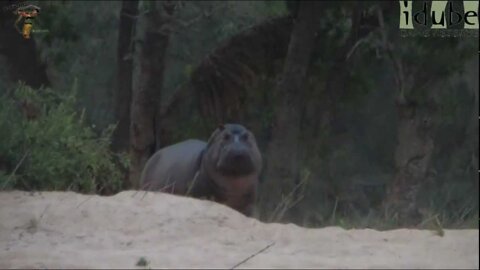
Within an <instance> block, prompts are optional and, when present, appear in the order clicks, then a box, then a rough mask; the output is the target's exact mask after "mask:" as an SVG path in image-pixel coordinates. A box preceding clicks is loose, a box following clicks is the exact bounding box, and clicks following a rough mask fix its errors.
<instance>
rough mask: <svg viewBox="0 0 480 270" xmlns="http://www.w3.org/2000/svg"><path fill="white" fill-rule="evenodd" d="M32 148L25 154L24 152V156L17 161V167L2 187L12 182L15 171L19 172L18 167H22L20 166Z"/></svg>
mask: <svg viewBox="0 0 480 270" xmlns="http://www.w3.org/2000/svg"><path fill="white" fill-rule="evenodd" d="M29 152H30V150H28V151H27V152H25V154H23V157H22V158H21V159H20V161H19V162H18V163H17V166H15V169H13V171H12V173H11V174H10V176H9V177H8V179H7V180H6V181H5V183H3V186H2V189H4V188H5V187H6V186H7V184H8V182H10V180H11V179H12V177H13V176H14V175H15V173H16V172H17V170H18V168H20V166H21V165H22V163H23V161H24V160H25V158H26V157H27V155H28V154H29Z"/></svg>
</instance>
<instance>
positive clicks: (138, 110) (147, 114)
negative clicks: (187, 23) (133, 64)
mask: <svg viewBox="0 0 480 270" xmlns="http://www.w3.org/2000/svg"><path fill="white" fill-rule="evenodd" d="M159 4H161V5H162V7H163V11H164V12H161V10H159V9H157V8H156V5H159ZM150 5H151V10H150V11H149V12H148V13H147V14H146V17H145V36H144V40H143V42H142V48H141V52H140V57H139V75H138V78H137V80H136V83H137V85H136V86H134V93H133V100H132V105H131V106H132V107H131V125H130V140H131V145H130V158H131V160H130V162H131V163H130V174H129V180H130V185H131V187H132V188H138V184H139V180H140V175H141V172H142V169H143V167H144V165H145V163H146V161H147V159H148V158H149V157H150V155H151V154H152V153H153V152H154V151H155V145H156V142H155V139H156V133H157V130H156V129H157V127H156V122H157V120H158V119H157V112H158V111H159V110H158V108H159V105H160V97H161V87H162V85H163V74H164V69H165V55H166V50H167V45H168V40H169V32H168V31H166V30H163V31H162V29H166V28H167V27H163V28H162V26H165V25H166V23H168V21H169V16H171V15H172V14H173V11H174V8H175V4H174V3H172V2H171V1H166V2H161V3H158V2H150Z"/></svg>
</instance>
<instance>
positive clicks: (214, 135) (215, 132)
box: [207, 124, 225, 148]
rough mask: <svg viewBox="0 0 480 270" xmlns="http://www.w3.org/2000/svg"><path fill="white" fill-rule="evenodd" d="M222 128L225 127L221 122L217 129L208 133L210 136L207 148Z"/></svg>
mask: <svg viewBox="0 0 480 270" xmlns="http://www.w3.org/2000/svg"><path fill="white" fill-rule="evenodd" d="M224 129H225V126H224V125H223V124H221V125H220V126H219V127H218V128H217V129H215V131H214V132H213V133H212V135H210V138H209V139H208V142H207V148H208V147H210V145H211V144H212V143H213V142H214V141H215V139H216V138H217V137H218V134H220V133H221V132H222V131H223V130H224Z"/></svg>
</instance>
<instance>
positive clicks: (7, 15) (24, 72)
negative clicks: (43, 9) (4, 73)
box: [0, 1, 50, 88]
mask: <svg viewBox="0 0 480 270" xmlns="http://www.w3.org/2000/svg"><path fill="white" fill-rule="evenodd" d="M21 2H23V1H0V55H3V56H4V57H5V59H6V62H7V65H8V72H9V77H10V80H12V81H13V82H17V81H23V82H25V83H26V84H27V85H29V86H31V87H33V88H39V87H41V86H42V85H43V86H49V85H50V81H49V80H48V77H47V73H46V67H45V65H44V64H43V63H41V62H40V59H39V57H38V56H37V49H36V44H35V40H34V39H33V38H30V39H25V38H23V36H22V34H21V33H19V32H18V31H17V30H16V29H15V27H14V23H15V20H16V19H17V16H16V15H14V14H13V12H14V11H15V6H19V3H21ZM39 16H42V14H40V15H39ZM21 24H22V22H21V21H20V22H19V27H20V28H21ZM34 27H35V26H34Z"/></svg>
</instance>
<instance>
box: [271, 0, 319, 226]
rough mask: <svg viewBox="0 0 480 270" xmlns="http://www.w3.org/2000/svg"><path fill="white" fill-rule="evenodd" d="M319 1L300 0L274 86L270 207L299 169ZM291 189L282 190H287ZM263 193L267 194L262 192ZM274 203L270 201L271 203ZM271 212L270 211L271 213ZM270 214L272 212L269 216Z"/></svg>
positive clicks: (291, 181) (273, 206)
mask: <svg viewBox="0 0 480 270" xmlns="http://www.w3.org/2000/svg"><path fill="white" fill-rule="evenodd" d="M320 4H321V3H318V2H315V1H313V2H310V1H305V2H301V3H300V7H299V11H298V18H297V20H296V22H295V25H294V27H293V31H292V34H291V38H290V43H289V47H288V52H287V56H286V59H285V64H284V70H283V73H282V75H281V78H280V81H279V82H278V83H277V86H276V91H275V92H276V93H275V94H276V95H277V97H278V99H277V102H278V105H277V107H276V108H275V123H274V126H273V128H272V129H273V130H272V140H271V142H270V143H269V145H268V149H267V155H266V159H267V162H266V165H267V166H266V168H265V169H266V174H265V176H266V179H267V181H269V184H267V185H268V187H269V192H268V197H269V198H264V199H265V200H266V207H267V209H268V210H270V211H273V210H274V208H275V206H276V205H277V204H278V203H279V200H280V199H281V196H282V189H281V187H289V189H293V186H292V185H289V183H292V184H293V183H295V182H296V180H297V179H296V178H297V173H298V169H299V168H298V155H297V153H298V139H299V134H300V130H299V129H300V119H301V104H300V101H301V100H302V95H303V94H304V91H303V88H304V87H305V80H306V77H307V71H308V66H309V63H310V58H311V55H312V52H313V48H314V43H315V34H316V29H317V28H318V25H319V18H320V16H319V13H320V8H319V7H320ZM273 187H276V188H273ZM289 191H291V190H283V192H289ZM265 195H267V194H266V193H265ZM272 203H273V204H272ZM271 215H272V213H271ZM271 218H273V216H271Z"/></svg>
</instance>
